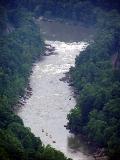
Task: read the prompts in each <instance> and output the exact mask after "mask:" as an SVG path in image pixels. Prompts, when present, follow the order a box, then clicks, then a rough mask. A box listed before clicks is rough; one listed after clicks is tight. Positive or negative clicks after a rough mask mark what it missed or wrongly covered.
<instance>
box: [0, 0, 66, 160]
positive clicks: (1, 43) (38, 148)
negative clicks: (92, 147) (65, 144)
mask: <svg viewBox="0 0 120 160" xmlns="http://www.w3.org/2000/svg"><path fill="white" fill-rule="evenodd" d="M23 2H25V1H22V2H21V3H20V2H19V1H14V2H13V1H9V0H8V1H7V3H6V2H5V1H1V2H0V4H2V5H3V6H2V5H0V8H1V10H0V34H1V37H0V160H52V159H53V160H56V158H57V159H58V160H67V158H66V157H65V156H64V155H63V154H62V153H61V152H59V151H56V150H55V149H53V148H51V147H50V146H49V147H44V146H43V145H42V142H41V140H40V138H37V137H35V136H34V135H33V134H32V133H31V131H30V129H29V128H25V127H24V124H23V122H22V120H21V119H20V118H19V117H18V116H17V115H15V113H14V112H13V110H14V107H15V105H16V103H17V102H18V100H19V97H21V96H23V95H24V90H25V88H26V87H27V84H28V78H29V76H30V72H31V68H32V64H33V62H35V60H37V59H38V58H39V57H40V56H41V55H42V53H43V51H44V42H43V40H42V39H41V36H40V29H39V27H38V26H37V24H36V23H35V22H34V19H33V13H31V12H29V10H30V8H29V7H30V6H28V9H29V10H28V9H27V8H24V5H25V4H24V3H23ZM26 2H27V1H26Z"/></svg>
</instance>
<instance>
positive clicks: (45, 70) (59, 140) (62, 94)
mask: <svg viewBox="0 0 120 160" xmlns="http://www.w3.org/2000/svg"><path fill="white" fill-rule="evenodd" d="M46 44H48V45H51V46H52V47H55V53H56V54H55V55H51V56H47V57H45V58H44V60H42V61H40V62H38V63H36V64H35V66H34V67H33V74H32V75H31V77H30V85H31V87H32V90H33V94H32V96H31V97H30V98H29V99H28V100H27V101H26V104H25V106H23V107H22V108H21V109H20V111H19V113H18V114H19V116H20V117H21V118H22V119H23V121H24V124H25V126H27V127H30V128H31V131H32V132H33V133H34V134H35V135H36V136H39V137H40V138H41V140H42V142H43V143H44V144H45V145H47V144H50V145H51V146H52V147H54V148H56V149H58V150H60V151H62V152H63V153H65V155H66V156H67V157H71V158H73V159H74V160H92V159H93V158H92V157H91V156H90V155H89V154H88V148H87V147H86V146H85V145H83V144H82V141H80V139H78V138H77V137H75V136H73V135H72V134H70V133H69V131H68V130H66V128H65V127H64V125H66V123H67V119H66V118H67V114H68V113H69V111H70V110H71V109H72V108H73V107H74V106H75V99H74V98H73V93H72V90H71V88H70V87H69V86H68V84H67V83H65V82H63V81H60V79H61V78H62V77H64V73H65V72H67V71H68V70H69V68H70V67H71V66H74V63H75V57H76V55H78V54H79V52H80V51H82V50H84V49H85V48H86V46H87V45H88V44H87V43H86V42H72V43H67V42H60V41H46Z"/></svg>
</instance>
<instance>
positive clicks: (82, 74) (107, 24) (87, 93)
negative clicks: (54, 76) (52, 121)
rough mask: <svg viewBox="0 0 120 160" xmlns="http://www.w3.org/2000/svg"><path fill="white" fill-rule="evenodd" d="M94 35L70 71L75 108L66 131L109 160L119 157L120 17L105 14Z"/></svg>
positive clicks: (116, 14) (115, 14)
mask: <svg viewBox="0 0 120 160" xmlns="http://www.w3.org/2000/svg"><path fill="white" fill-rule="evenodd" d="M103 17H104V19H102V21H101V22H99V23H98V25H99V27H98V32H97V35H96V36H95V38H94V42H92V43H91V44H90V45H89V46H88V47H87V49H86V50H85V51H83V52H81V53H80V55H79V56H78V57H77V58H76V62H75V67H72V68H71V69H70V75H71V80H72V85H73V86H74V87H75V89H76V92H77V105H76V107H75V108H74V109H72V110H71V112H70V114H68V120H69V123H68V128H69V129H70V131H71V132H73V133H77V134H78V133H79V134H80V133H82V134H84V135H86V136H87V137H88V138H89V139H90V140H91V141H92V142H95V143H97V145H98V146H99V147H101V148H102V147H104V148H105V149H106V151H107V154H108V155H109V156H110V158H111V159H113V160H118V159H119V157H120V138H119V137H120V15H119V14H118V13H117V11H113V12H110V13H106V14H105V15H104V16H103Z"/></svg>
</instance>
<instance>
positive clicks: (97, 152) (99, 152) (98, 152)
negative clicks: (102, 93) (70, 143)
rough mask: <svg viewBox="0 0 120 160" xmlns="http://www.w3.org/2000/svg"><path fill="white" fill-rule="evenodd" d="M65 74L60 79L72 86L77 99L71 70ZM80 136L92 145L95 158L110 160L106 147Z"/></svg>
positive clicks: (97, 159)
mask: <svg viewBox="0 0 120 160" xmlns="http://www.w3.org/2000/svg"><path fill="white" fill-rule="evenodd" d="M64 75H65V76H64V77H62V78H61V79H59V80H60V81H63V82H65V83H68V85H69V86H70V87H71V88H72V92H73V97H74V98H75V99H76V101H77V96H78V91H77V90H76V89H75V88H74V84H73V82H72V79H71V76H70V72H66V73H65V74H64ZM64 127H65V128H66V129H68V126H67V125H64ZM79 136H80V137H82V139H84V141H85V142H86V143H87V144H88V145H89V146H90V147H91V146H94V147H92V149H91V154H92V155H93V157H94V159H95V160H109V159H108V156H107V155H106V150H105V149H104V148H102V147H101V148H100V147H99V146H98V145H97V144H96V143H95V142H92V141H90V140H89V139H88V138H87V137H86V136H83V135H79Z"/></svg>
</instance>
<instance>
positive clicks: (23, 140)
mask: <svg viewBox="0 0 120 160" xmlns="http://www.w3.org/2000/svg"><path fill="white" fill-rule="evenodd" d="M0 8H1V9H0V26H1V28H0V34H1V38H0V128H1V129H0V158H1V159H4V160H6V159H8V160H9V159H10V160H11V159H46V160H48V159H49V160H54V159H58V160H59V159H60V160H64V159H66V158H65V156H64V155H63V154H62V153H61V152H59V151H55V150H54V149H52V148H51V147H50V146H47V147H46V148H45V147H44V146H43V145H42V143H41V141H40V139H39V138H36V137H35V136H34V135H33V134H32V133H31V132H30V129H28V128H25V127H24V125H23V122H22V120H21V119H20V118H19V117H18V116H16V115H15V114H14V112H13V111H12V110H13V106H14V105H15V104H16V102H17V101H18V99H19V96H23V94H24V88H25V87H26V85H27V82H28V76H29V74H30V70H31V66H32V63H33V62H34V61H35V60H36V59H38V58H39V56H40V54H42V53H43V50H44V42H43V41H42V39H41V37H40V33H39V29H38V27H37V25H36V24H35V23H34V21H33V16H34V15H35V16H36V17H37V16H40V15H44V16H46V17H48V18H49V17H59V18H64V19H72V20H74V21H81V22H82V23H83V24H84V25H87V26H91V25H93V27H95V28H97V33H96V35H94V40H93V42H90V45H89V46H88V48H87V49H86V50H85V51H83V52H82V53H81V54H80V55H79V56H78V57H77V58H76V62H75V67H72V68H71V69H70V76H71V84H72V85H73V86H74V88H75V90H76V92H77V95H76V97H77V105H76V106H75V108H74V109H72V110H71V112H70V113H69V114H68V120H69V122H68V129H69V130H70V131H71V132H73V133H75V134H81V133H82V134H84V135H86V137H88V139H89V140H90V141H92V142H94V143H96V144H97V146H99V147H100V148H105V151H106V153H107V155H108V156H109V158H110V159H113V160H119V157H120V138H119V137H120V14H119V10H120V2H119V1H118V0H114V1H113V0H110V1H109V2H108V1H107V0H103V1H102V2H101V1H100V0H87V1H86V0H84V1H83V0H74V1H73V0H69V1H65V0H61V1H60V0H58V1H56V0H48V1H44V0H36V1H34V0H21V1H14V2H13V1H10V0H6V1H5V0H2V1H1V7H0ZM18 8H19V9H18ZM33 13H34V15H33Z"/></svg>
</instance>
